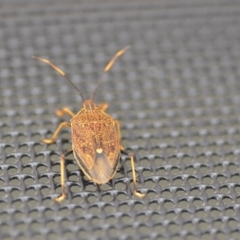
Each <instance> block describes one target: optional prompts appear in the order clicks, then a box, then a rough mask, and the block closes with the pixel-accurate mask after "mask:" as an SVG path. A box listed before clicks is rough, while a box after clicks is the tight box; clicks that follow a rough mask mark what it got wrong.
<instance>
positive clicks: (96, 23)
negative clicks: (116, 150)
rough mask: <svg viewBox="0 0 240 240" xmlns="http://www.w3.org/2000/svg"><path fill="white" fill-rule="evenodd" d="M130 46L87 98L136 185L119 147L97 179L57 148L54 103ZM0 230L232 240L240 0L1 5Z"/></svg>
mask: <svg viewBox="0 0 240 240" xmlns="http://www.w3.org/2000/svg"><path fill="white" fill-rule="evenodd" d="M129 44H131V45H132V49H131V50H129V51H128V52H127V53H126V54H124V56H122V57H121V59H119V60H118V62H117V63H116V64H115V65H114V67H113V69H112V70H111V71H110V73H109V74H108V75H106V76H105V78H104V81H103V83H102V85H101V87H100V88H99V91H98V93H97V97H96V102H97V103H102V102H106V103H108V104H109V109H108V113H109V114H110V115H111V116H113V117H114V118H116V119H118V120H119V121H120V123H121V130H122V132H121V133H122V144H123V146H124V147H125V148H126V149H127V150H128V151H132V152H133V153H134V154H135V156H136V172H137V181H138V185H137V188H138V189H139V191H141V192H143V193H146V194H147V196H146V198H144V199H139V198H137V197H135V196H133V195H132V192H131V191H132V187H133V184H132V170H131V165H130V160H129V158H128V157H125V156H122V158H121V164H120V166H119V170H118V171H117V173H116V175H115V176H114V178H113V179H112V180H111V181H110V182H109V183H107V184H104V185H101V186H97V185H96V184H94V183H93V182H92V181H90V180H89V179H87V178H86V177H85V176H84V174H83V173H82V172H81V171H80V170H79V168H78V166H77V164H76V162H75V161H74V157H73V156H72V155H70V156H68V157H67V160H68V161H66V168H67V170H66V174H67V180H66V186H67V193H68V197H67V199H66V200H64V201H63V202H61V203H60V204H58V203H55V202H54V201H53V199H54V198H55V197H57V196H59V194H60V193H61V186H60V163H59V156H60V154H61V153H63V152H65V151H66V150H68V149H70V148H71V135H70V131H69V130H68V129H63V131H62V132H61V134H59V136H58V138H57V140H56V142H55V143H54V144H51V145H46V144H44V143H42V142H41V139H43V138H46V137H50V136H51V135H52V133H53V132H54V131H55V129H56V128H57V126H58V125H59V124H60V123H61V122H62V121H68V120H69V118H68V117H67V116H66V117H63V118H59V117H57V116H56V115H55V114H54V110H55V109H60V108H62V107H64V106H66V107H69V108H70V109H71V110H72V111H74V112H78V111H79V110H80V108H81V98H80V97H79V96H78V93H77V92H76V91H75V90H74V88H73V87H72V86H71V85H70V84H69V83H68V82H67V81H66V80H64V78H63V77H61V76H59V75H58V74H57V73H56V72H55V71H54V70H53V69H51V68H50V67H49V66H47V65H46V64H43V63H40V62H38V61H36V60H34V59H32V58H31V56H32V55H35V56H40V57H45V58H47V59H49V60H51V61H52V62H53V63H55V64H56V65H57V66H59V67H60V68H62V69H63V70H64V71H66V72H67V73H68V75H69V77H70V78H71V79H72V81H73V82H74V83H75V84H76V85H77V86H78V87H79V88H80V89H81V90H82V91H83V92H84V94H85V95H86V96H90V95H91V93H92V92H93V90H94V88H95V86H96V83H97V80H98V77H99V76H100V74H101V71H102V70H103V68H104V66H105V64H106V63H107V61H108V60H110V58H111V57H112V56H113V55H114V54H115V53H116V51H117V50H119V49H121V48H122V47H124V46H126V45H129ZM0 83H1V85H0V97H1V98H0V155H1V156H0V239H1V240H10V239H17V240H25V239H34V240H45V239H47V240H48V239H49V240H52V239H64V240H65V239H80V240H82V239H93V240H99V239H121V240H128V239H136V240H139V239H141V240H149V239H157V240H160V239H173V240H178V239H187V240H195V239H206V240H208V239H221V240H225V239H226V240H228V239H240V235H239V229H240V228H239V227H240V226H239V225H240V214H239V207H240V176H239V170H240V167H239V165H240V107H239V106H240V2H239V1H232V0H226V1H205V0H203V1H202V0H201V1H200V0H195V1H188V0H183V1H175V0H173V1H134V0H132V1H114V2H113V1H89V2H87V1H81V2H80V1H41V2H40V1H24V0H20V1H17V0H9V1H1V3H0Z"/></svg>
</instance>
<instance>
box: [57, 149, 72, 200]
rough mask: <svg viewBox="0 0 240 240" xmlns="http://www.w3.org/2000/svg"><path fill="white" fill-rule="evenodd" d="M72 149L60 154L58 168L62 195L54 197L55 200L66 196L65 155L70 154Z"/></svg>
mask: <svg viewBox="0 0 240 240" xmlns="http://www.w3.org/2000/svg"><path fill="white" fill-rule="evenodd" d="M72 152H73V150H72V149H71V150H69V151H67V152H66V153H64V154H62V155H61V157H60V168H61V187H62V195H61V196H60V197H57V198H55V199H54V201H55V202H61V201H62V200H64V199H65V198H66V197H67V194H66V188H65V157H67V156H68V155H69V154H71V153H72Z"/></svg>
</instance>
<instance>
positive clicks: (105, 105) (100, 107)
mask: <svg viewBox="0 0 240 240" xmlns="http://www.w3.org/2000/svg"><path fill="white" fill-rule="evenodd" d="M97 107H98V108H99V109H100V110H102V111H103V112H105V111H106V110H107V109H108V104H107V103H100V104H98V106H97Z"/></svg>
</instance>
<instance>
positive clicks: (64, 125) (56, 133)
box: [42, 122, 71, 144]
mask: <svg viewBox="0 0 240 240" xmlns="http://www.w3.org/2000/svg"><path fill="white" fill-rule="evenodd" d="M63 127H71V125H70V124H69V123H68V122H62V123H61V124H60V125H59V126H58V128H57V130H56V131H55V133H54V134H53V136H52V137H51V138H50V139H43V140H42V141H43V142H44V143H47V144H50V143H53V142H54V141H55V139H56V137H57V135H58V133H59V132H60V130H61V129H62V128H63Z"/></svg>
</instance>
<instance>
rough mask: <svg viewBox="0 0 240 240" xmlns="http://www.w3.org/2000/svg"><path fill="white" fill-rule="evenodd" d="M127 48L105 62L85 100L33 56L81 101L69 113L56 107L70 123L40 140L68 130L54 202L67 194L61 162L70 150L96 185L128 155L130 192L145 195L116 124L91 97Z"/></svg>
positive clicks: (47, 142) (54, 136)
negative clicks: (58, 192)
mask: <svg viewBox="0 0 240 240" xmlns="http://www.w3.org/2000/svg"><path fill="white" fill-rule="evenodd" d="M129 48H130V46H127V47H125V48H123V49H122V50H120V51H118V52H117V53H116V54H115V56H114V57H113V58H112V60H111V61H110V62H109V63H108V64H107V66H106V67H105V69H104V71H103V74H102V75H101V77H100V79H99V82H98V84H97V87H96V89H95V91H94V92H93V94H92V97H91V98H90V99H89V100H85V98H84V96H83V94H82V93H81V91H80V90H79V89H78V88H77V87H76V86H75V85H74V84H73V82H72V81H71V80H70V79H69V78H68V77H67V76H66V74H65V72H63V71H62V70H61V69H59V68H58V67H57V66H55V65H54V64H52V63H51V62H50V61H48V60H46V59H44V58H39V57H33V58H36V59H38V60H40V61H42V62H45V63H47V64H49V65H50V66H51V67H52V68H54V69H55V70H56V71H57V72H58V73H60V74H61V75H62V76H64V77H65V78H66V79H67V80H68V81H69V82H70V83H71V84H72V86H73V87H74V88H75V89H76V90H77V91H78V93H79V95H80V96H81V98H82V102H83V104H82V108H81V109H80V111H79V112H78V113H77V114H75V113H73V112H72V111H71V110H70V109H68V108H63V109H61V110H56V111H55V113H56V114H57V115H58V116H60V117H61V116H63V115H65V114H68V115H70V116H71V117H72V118H71V120H70V123H68V122H62V123H61V124H60V125H59V126H58V128H57V130H56V131H55V132H54V134H53V136H52V137H51V138H50V139H43V142H44V143H46V144H51V143H53V142H54V141H55V139H56V137H57V135H58V133H59V132H60V130H61V129H62V128H63V127H68V128H71V130H72V149H71V150H69V151H67V152H66V153H65V154H62V155H61V157H60V166H61V186H62V195H61V196H60V197H58V198H56V199H55V201H57V202H60V201H62V200H63V199H64V198H66V196H67V194H66V190H65V164H64V161H65V157H66V156H67V155H69V154H71V153H73V154H74V157H75V159H76V161H77V163H78V166H79V167H80V169H81V170H82V171H83V172H84V174H85V175H86V176H87V177H88V178H89V179H90V180H92V181H93V182H95V183H97V184H104V183H107V182H108V181H109V180H110V179H112V178H113V177H114V175H115V173H116V171H117V169H118V165H119V161H120V156H121V153H122V154H126V155H128V156H129V157H130V159H131V167H132V173H133V184H134V188H133V194H134V195H136V196H138V197H144V196H145V194H143V193H140V192H138V191H137V190H136V173H135V167H134V155H133V154H132V153H130V152H126V151H125V150H124V148H123V147H122V145H121V132H120V123H119V122H118V121H117V120H115V119H114V118H112V117H111V116H110V115H108V114H106V112H105V111H106V109H107V107H108V105H107V104H100V105H96V104H95V103H94V96H95V93H96V91H97V89H98V87H99V85H100V82H101V80H102V77H103V75H104V73H106V72H108V71H109V70H110V68H111V67H112V66H113V64H114V62H115V61H116V60H117V58H118V57H119V56H121V55H122V54H123V53H124V52H125V51H127V50H128V49H129Z"/></svg>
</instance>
